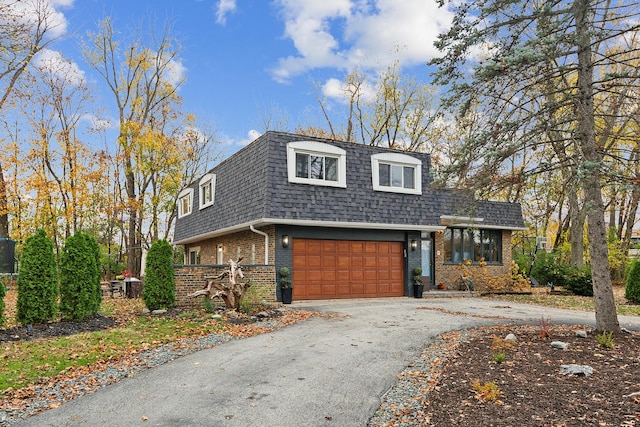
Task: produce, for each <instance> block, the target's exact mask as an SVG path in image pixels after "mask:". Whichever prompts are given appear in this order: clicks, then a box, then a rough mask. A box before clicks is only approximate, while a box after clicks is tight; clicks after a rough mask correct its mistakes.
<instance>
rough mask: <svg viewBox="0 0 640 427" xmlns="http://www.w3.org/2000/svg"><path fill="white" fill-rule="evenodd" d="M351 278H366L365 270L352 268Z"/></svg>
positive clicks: (353, 279)
mask: <svg viewBox="0 0 640 427" xmlns="http://www.w3.org/2000/svg"><path fill="white" fill-rule="evenodd" d="M351 280H352V281H354V282H361V281H363V280H364V270H352V271H351Z"/></svg>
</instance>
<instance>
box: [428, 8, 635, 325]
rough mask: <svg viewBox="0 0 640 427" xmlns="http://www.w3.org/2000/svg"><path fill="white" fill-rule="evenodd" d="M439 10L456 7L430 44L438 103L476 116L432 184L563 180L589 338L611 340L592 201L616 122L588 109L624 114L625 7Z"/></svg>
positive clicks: (606, 166)
mask: <svg viewBox="0 0 640 427" xmlns="http://www.w3.org/2000/svg"><path fill="white" fill-rule="evenodd" d="M439 1H440V3H441V4H444V3H456V5H455V6H454V8H455V9H456V10H455V12H456V16H455V18H454V20H453V25H452V26H451V28H450V29H449V30H448V31H447V32H446V33H445V34H443V35H441V36H440V39H439V40H438V41H437V42H436V47H437V48H438V49H439V50H441V51H442V52H443V55H442V57H440V58H436V59H434V60H433V61H432V62H431V64H432V65H436V66H437V67H438V70H437V72H436V74H435V77H436V79H435V81H436V83H438V84H441V85H443V86H446V87H448V88H449V90H450V93H449V96H448V97H447V98H446V102H445V106H446V107H448V108H451V109H452V110H455V112H456V117H457V118H465V117H466V116H468V115H469V114H470V113H473V114H474V115H475V116H476V117H478V118H481V119H480V120H478V121H477V128H475V129H474V131H473V133H472V134H471V135H469V136H468V137H464V140H463V141H462V142H461V144H460V147H459V151H458V152H457V153H453V154H452V156H451V157H452V158H453V162H452V167H451V168H450V170H449V172H450V176H449V177H446V176H445V177H444V178H445V179H446V178H450V177H452V176H457V177H460V178H470V179H469V181H468V182H466V183H465V186H472V189H474V190H478V191H482V190H484V191H486V190H496V189H497V188H503V187H504V186H506V185H508V184H509V183H513V182H520V183H524V182H525V180H526V179H529V178H531V177H535V178H538V179H540V178H539V177H544V176H546V174H548V173H549V171H555V170H559V171H561V172H562V175H563V176H567V177H571V182H570V183H568V184H572V185H574V186H575V190H574V191H575V192H579V194H580V195H581V196H582V197H583V206H584V209H585V214H586V220H587V225H588V227H587V230H588V237H589V252H590V256H591V272H592V275H593V291H594V302H595V306H596V309H595V317H596V329H598V330H601V331H602V330H606V331H618V330H619V328H620V327H619V323H618V319H617V314H616V309H615V301H614V298H613V290H612V285H611V277H610V272H609V264H608V253H607V239H606V238H607V233H606V231H607V230H606V226H605V221H604V203H603V198H602V189H603V185H605V182H606V181H605V178H608V177H609V176H608V174H609V172H610V171H611V170H613V169H614V168H613V167H612V164H613V163H615V162H617V159H618V158H619V156H617V154H616V153H615V152H614V150H613V149H612V148H611V147H612V144H613V142H612V139H611V138H612V137H614V136H615V135H616V134H617V132H616V129H615V127H616V124H617V122H616V120H613V119H614V117H613V116H612V115H611V112H610V111H602V110H601V109H596V107H595V105H594V100H595V99H597V97H598V96H601V97H603V96H612V97H614V98H616V99H618V100H619V101H625V102H630V101H632V102H633V103H634V105H635V102H636V101H635V100H634V99H633V98H635V93H636V92H635V91H633V90H631V91H629V92H630V93H625V92H623V91H622V90H619V89H620V88H623V87H626V86H627V84H628V79H629V78H630V77H631V76H635V75H637V72H636V68H637V67H636V66H635V64H634V63H633V58H636V57H637V51H638V46H637V45H634V46H627V45H626V43H628V42H627V39H628V37H627V36H628V35H629V34H635V33H636V32H637V30H638V24H637V22H638V10H637V7H636V5H635V4H633V3H630V2H623V1H615V0H614V1H608V0H566V1H565V0H554V1H549V2H528V1H522V0H521V1H511V0H471V1H469V2H462V3H460V2H453V1H447V0H439ZM631 38H633V37H631ZM619 46H623V47H624V48H623V49H619ZM627 47H628V48H627ZM633 53H635V54H633ZM634 89H636V90H637V86H636V87H635V88H634ZM616 118H617V117H616ZM621 119H624V117H622V118H621ZM627 120H629V118H627ZM596 124H597V125H598V126H597V129H596ZM535 150H538V151H543V150H544V151H545V154H546V155H545V157H544V158H542V159H541V161H539V162H529V163H527V162H525V160H526V159H527V158H528V157H527V156H528V155H529V153H530V152H531V151H535ZM511 165H513V167H510V166H511ZM443 181H444V179H443ZM575 225H582V224H575ZM580 229H581V228H580ZM576 237H577V238H582V235H581V234H580V235H579V236H576Z"/></svg>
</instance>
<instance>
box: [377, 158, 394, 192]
mask: <svg viewBox="0 0 640 427" xmlns="http://www.w3.org/2000/svg"><path fill="white" fill-rule="evenodd" d="M378 176H379V178H380V185H384V186H385V187H390V186H391V166H390V165H385V164H384V163H380V164H379V165H378Z"/></svg>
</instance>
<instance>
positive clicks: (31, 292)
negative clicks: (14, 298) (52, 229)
mask: <svg viewBox="0 0 640 427" xmlns="http://www.w3.org/2000/svg"><path fill="white" fill-rule="evenodd" d="M57 299H58V270H57V268H56V259H55V254H54V252H53V243H52V242H51V239H49V237H47V234H46V233H45V232H44V230H42V229H40V230H38V231H37V232H36V234H35V235H33V236H31V237H29V238H28V239H26V241H25V244H24V249H23V251H22V260H21V263H20V274H19V275H18V304H17V313H16V319H17V320H18V322H20V323H21V324H23V325H30V324H34V323H44V322H47V321H50V320H53V319H54V318H55V316H56V311H57V310H56V309H57V307H56V302H57Z"/></svg>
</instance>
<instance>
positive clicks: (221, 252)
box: [216, 244, 224, 265]
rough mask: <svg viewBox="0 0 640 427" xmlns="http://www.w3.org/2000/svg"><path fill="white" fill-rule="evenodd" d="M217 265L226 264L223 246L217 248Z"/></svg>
mask: <svg viewBox="0 0 640 427" xmlns="http://www.w3.org/2000/svg"><path fill="white" fill-rule="evenodd" d="M216 264H218V265H223V264H224V246H222V245H221V244H219V245H218V246H216Z"/></svg>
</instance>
